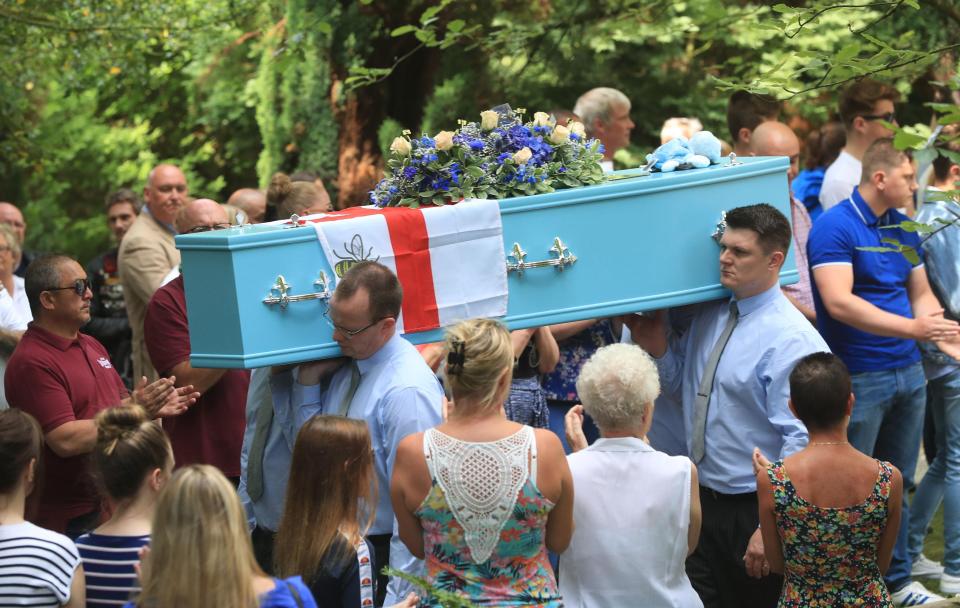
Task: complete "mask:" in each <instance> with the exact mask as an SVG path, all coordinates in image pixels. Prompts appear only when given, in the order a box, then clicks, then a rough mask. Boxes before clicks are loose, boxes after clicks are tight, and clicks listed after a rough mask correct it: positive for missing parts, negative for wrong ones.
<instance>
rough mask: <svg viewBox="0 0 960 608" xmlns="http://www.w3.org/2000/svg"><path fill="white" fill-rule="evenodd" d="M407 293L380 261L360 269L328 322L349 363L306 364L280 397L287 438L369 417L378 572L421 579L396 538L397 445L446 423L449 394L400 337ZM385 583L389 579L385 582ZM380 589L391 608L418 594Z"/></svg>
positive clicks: (278, 412) (346, 281) (397, 583)
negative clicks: (336, 421)
mask: <svg viewBox="0 0 960 608" xmlns="http://www.w3.org/2000/svg"><path fill="white" fill-rule="evenodd" d="M402 298H403V291H402V289H401V287H400V282H399V281H398V280H397V277H396V276H395V275H394V274H393V272H391V271H390V269H389V268H387V267H386V266H384V265H382V264H379V263H377V262H361V263H359V264H356V265H355V266H353V267H352V268H351V269H350V270H349V271H347V273H346V274H345V275H344V276H343V278H342V279H340V281H339V282H338V283H337V288H336V290H335V291H334V293H333V297H332V298H331V299H330V308H329V310H328V311H327V313H326V316H327V320H328V321H329V322H330V325H331V326H332V327H333V339H334V340H335V341H336V342H337V344H338V345H339V346H340V350H341V351H342V352H343V354H344V355H345V357H346V358H345V359H333V360H326V361H318V362H314V363H307V364H303V365H301V366H300V367H299V368H298V370H297V377H296V379H295V381H294V382H293V386H292V387H291V388H290V392H289V394H290V398H289V399H288V400H287V401H285V402H284V401H283V399H280V398H279V397H280V395H279V394H277V393H275V394H274V405H275V416H276V419H275V423H276V424H279V425H280V427H281V428H284V429H286V430H285V431H284V433H285V434H286V435H287V436H293V437H295V436H296V433H297V430H298V429H299V428H300V427H301V426H302V425H303V423H304V422H306V421H307V420H308V419H309V418H310V417H311V416H313V415H315V414H326V415H341V416H349V417H351V418H356V419H358V420H366V421H367V424H368V426H369V428H370V438H371V441H372V444H373V452H374V470H375V473H376V477H377V484H378V494H377V496H378V502H377V511H376V519H375V521H374V523H373V526H372V527H371V529H370V531H369V537H368V538H369V539H370V541H371V544H372V545H373V547H374V552H375V556H374V558H375V561H376V566H377V570H380V569H381V568H383V567H384V566H387V565H390V566H391V567H393V568H395V569H397V570H401V571H404V572H408V573H411V574H415V575H417V574H422V572H421V568H422V565H421V563H420V562H419V561H418V560H417V559H416V558H414V557H413V555H411V554H410V552H409V550H407V548H406V545H404V544H403V542H402V541H401V540H400V537H399V535H397V534H396V533H395V518H394V516H393V507H392V505H391V504H390V478H391V476H392V474H393V464H394V461H395V459H396V455H397V444H398V443H399V442H400V440H401V439H403V438H404V437H406V436H407V435H409V434H411V433H416V432H419V431H424V430H426V429H428V428H430V427H433V426H436V425H437V424H440V421H441V414H440V412H441V403H442V401H443V389H442V387H441V386H440V381H439V380H437V377H436V375H434V373H433V371H431V369H430V368H429V367H428V366H427V364H426V363H425V362H424V360H423V357H421V356H420V353H418V352H417V349H416V348H415V347H414V346H413V345H412V344H410V343H409V342H407V341H406V340H405V339H403V338H402V337H401V336H400V334H398V333H397V331H396V327H397V317H398V316H399V315H400V305H401V301H402ZM381 583H385V581H381ZM386 587H387V586H386V584H381V585H380V590H379V592H378V598H377V599H378V602H377V605H378V606H379V605H382V603H383V601H384V597H383V596H384V591H386V603H387V605H392V604H395V603H397V602H399V601H400V600H402V599H403V598H405V597H406V595H407V593H409V592H410V591H413V589H412V587H411V586H410V585H409V584H408V583H406V582H404V581H403V580H401V579H399V578H392V579H390V586H389V589H385V588H386Z"/></svg>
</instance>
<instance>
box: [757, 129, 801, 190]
mask: <svg viewBox="0 0 960 608" xmlns="http://www.w3.org/2000/svg"><path fill="white" fill-rule="evenodd" d="M750 153H751V154H752V155H753V156H786V157H787V158H789V159H790V169H789V171H788V172H787V178H788V180H789V181H793V178H795V177H796V176H797V173H798V172H799V170H800V140H799V139H797V134H796V133H794V132H793V129H791V128H790V127H788V126H787V125H785V124H783V123H782V122H777V121H776V120H768V121H766V122H762V123H760V124H759V125H757V128H756V129H754V130H753V135H752V136H751V137H750Z"/></svg>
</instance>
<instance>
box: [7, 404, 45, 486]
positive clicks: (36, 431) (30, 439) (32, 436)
mask: <svg viewBox="0 0 960 608" xmlns="http://www.w3.org/2000/svg"><path fill="white" fill-rule="evenodd" d="M42 448H43V433H42V432H41V431H40V425H39V424H37V421H36V420H35V419H34V417H33V416H31V415H30V414H28V413H26V412H24V411H23V410H19V409H15V408H10V409H6V410H2V411H0V493H3V494H5V493H7V492H11V491H13V489H14V488H16V487H17V483H18V482H19V481H20V476H21V475H22V474H23V469H24V468H25V467H26V466H27V465H28V464H30V461H31V460H33V459H34V458H36V459H37V460H38V461H39V459H40V451H41V449H42Z"/></svg>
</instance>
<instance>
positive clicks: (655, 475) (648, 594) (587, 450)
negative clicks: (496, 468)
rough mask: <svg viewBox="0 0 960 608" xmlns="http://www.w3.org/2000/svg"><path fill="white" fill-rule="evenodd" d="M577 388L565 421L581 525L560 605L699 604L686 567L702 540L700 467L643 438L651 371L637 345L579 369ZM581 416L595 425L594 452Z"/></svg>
mask: <svg viewBox="0 0 960 608" xmlns="http://www.w3.org/2000/svg"><path fill="white" fill-rule="evenodd" d="M577 392H578V394H579V395H580V399H581V401H583V405H582V406H576V407H574V408H572V409H571V410H570V412H569V413H568V414H567V418H566V423H567V441H568V442H569V443H570V446H571V447H572V448H573V449H574V451H575V453H574V454H571V455H570V456H569V457H568V459H569V463H570V470H571V472H572V473H573V482H574V487H575V488H576V489H577V492H576V495H575V496H574V506H573V513H574V521H576V522H577V527H576V530H575V531H574V534H573V539H572V540H571V541H570V546H569V548H568V549H567V551H566V552H565V553H564V554H563V555H562V556H561V557H560V593H561V595H563V600H564V605H566V606H567V608H580V607H586V606H640V605H642V606H647V607H657V606H683V607H684V608H689V607H694V606H698V607H702V606H703V603H702V602H701V600H700V598H699V597H698V596H697V594H696V592H695V591H694V590H693V587H692V586H691V584H690V580H689V579H688V578H687V574H686V571H685V568H684V562H685V561H686V558H687V555H689V554H690V553H692V552H693V550H694V548H695V547H696V545H697V539H698V537H699V536H700V493H699V490H698V484H697V469H696V466H695V465H694V464H693V463H691V462H690V460H689V459H687V458H686V457H683V456H668V455H666V454H663V453H661V452H658V451H656V450H654V449H653V448H651V447H650V446H649V445H647V443H646V442H645V441H644V437H645V435H646V433H647V430H648V429H649V428H650V422H651V421H652V419H653V402H654V400H655V399H656V398H657V395H658V394H659V393H660V381H659V377H658V374H657V368H656V366H655V365H654V363H653V361H652V360H651V359H650V357H649V356H648V355H647V354H646V353H645V352H644V351H643V350H642V349H640V348H639V347H637V346H633V345H630V344H611V345H610V346H605V347H603V348H601V349H599V350H598V351H597V352H596V353H595V354H594V355H593V357H591V358H590V360H589V361H587V363H586V364H585V365H584V366H583V369H582V371H581V372H580V377H579V379H578V380H577ZM584 411H585V412H586V413H587V414H589V415H590V416H591V417H592V418H593V420H594V421H595V422H596V423H597V426H598V427H599V429H600V439H598V440H597V441H596V442H595V443H594V444H593V445H590V446H587V444H586V440H585V439H584V437H583V434H582V431H581V429H580V424H581V422H582V417H583V412H584Z"/></svg>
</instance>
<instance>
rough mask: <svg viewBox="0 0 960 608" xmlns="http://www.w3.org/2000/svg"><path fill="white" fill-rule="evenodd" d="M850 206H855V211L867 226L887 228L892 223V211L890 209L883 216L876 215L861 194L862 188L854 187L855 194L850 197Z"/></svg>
mask: <svg viewBox="0 0 960 608" xmlns="http://www.w3.org/2000/svg"><path fill="white" fill-rule="evenodd" d="M850 204H851V205H853V210H854V211H856V212H857V215H858V216H860V219H861V220H863V223H864V224H865V225H867V226H877V225H880V226H885V225H887V224H889V223H890V210H889V209H888V210H887V211H885V212H884V213H883V215H881V216H877V215H876V214H874V212H873V209H871V208H870V205H868V204H867V201H865V200H864V199H863V195H861V194H860V186H854V188H853V193H852V194H851V195H850Z"/></svg>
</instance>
